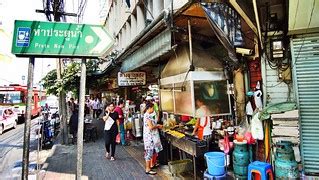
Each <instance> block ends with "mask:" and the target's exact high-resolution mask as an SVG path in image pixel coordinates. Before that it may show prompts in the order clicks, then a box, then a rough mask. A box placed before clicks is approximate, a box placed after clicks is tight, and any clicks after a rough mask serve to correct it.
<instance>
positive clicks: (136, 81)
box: [117, 72, 146, 86]
mask: <svg viewBox="0 0 319 180" xmlns="http://www.w3.org/2000/svg"><path fill="white" fill-rule="evenodd" d="M117 80H118V81H117V82H118V85H119V86H138V85H145V84H146V74H145V72H126V73H121V72H119V73H118V74H117Z"/></svg>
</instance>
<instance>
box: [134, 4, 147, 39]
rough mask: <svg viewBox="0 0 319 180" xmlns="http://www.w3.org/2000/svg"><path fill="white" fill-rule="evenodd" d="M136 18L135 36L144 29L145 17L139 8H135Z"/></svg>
mask: <svg viewBox="0 0 319 180" xmlns="http://www.w3.org/2000/svg"><path fill="white" fill-rule="evenodd" d="M136 18H137V34H139V33H140V32H141V31H142V30H143V29H144V28H145V16H144V12H143V9H142V8H141V6H137V7H136Z"/></svg>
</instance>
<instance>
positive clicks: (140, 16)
mask: <svg viewBox="0 0 319 180" xmlns="http://www.w3.org/2000/svg"><path fill="white" fill-rule="evenodd" d="M105 1H109V0H105ZM171 1H172V0H144V2H145V5H144V4H143V1H142V0H130V3H131V7H130V8H128V6H127V4H126V3H125V1H122V0H117V1H109V3H106V4H108V7H107V8H106V9H108V11H107V15H106V25H105V26H106V28H107V29H108V30H109V32H110V33H111V34H112V36H113V37H114V39H116V41H117V42H118V43H116V44H115V46H114V49H117V50H122V49H125V48H126V47H127V46H128V45H129V44H130V42H131V41H132V40H133V39H134V38H135V37H136V36H137V35H139V33H140V32H141V31H142V30H143V29H144V28H145V27H146V25H147V24H149V23H150V22H151V21H153V20H154V19H156V18H157V17H158V15H159V14H160V13H161V12H162V11H163V10H164V8H166V9H171ZM188 1H189V0H173V4H174V10H177V9H179V8H181V7H182V6H184V5H185V4H186V3H187V2H188ZM101 3H102V4H103V2H101ZM146 7H147V8H146ZM104 8H105V7H104Z"/></svg>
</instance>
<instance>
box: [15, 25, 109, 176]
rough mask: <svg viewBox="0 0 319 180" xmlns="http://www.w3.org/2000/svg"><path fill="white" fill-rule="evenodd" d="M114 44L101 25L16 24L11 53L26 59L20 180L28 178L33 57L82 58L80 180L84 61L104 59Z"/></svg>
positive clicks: (80, 142) (79, 173) (79, 170)
mask: <svg viewBox="0 0 319 180" xmlns="http://www.w3.org/2000/svg"><path fill="white" fill-rule="evenodd" d="M113 44H114V40H113V38H112V37H111V36H110V35H109V34H108V32H107V31H106V30H105V29H104V27H103V26H99V25H86V24H70V23H57V22H40V21H19V20H16V21H15V27H14V36H13V41H12V53H13V54H15V55H16V56H19V57H29V71H28V100H27V109H26V115H27V117H26V122H25V129H24V132H25V133H24V144H23V161H22V164H23V168H22V179H28V164H29V142H30V128H31V97H32V87H33V73H34V57H78V58H82V63H81V82H80V97H79V98H80V101H79V105H80V107H79V121H78V124H79V126H78V140H77V141H78V145H77V159H78V160H77V172H76V179H81V176H82V156H83V123H84V99H85V97H84V96H85V84H86V82H85V79H86V65H85V63H86V58H87V57H101V56H103V55H104V54H106V53H107V50H109V49H110V48H111V46H112V45H113Z"/></svg>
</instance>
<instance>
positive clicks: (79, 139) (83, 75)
mask: <svg viewBox="0 0 319 180" xmlns="http://www.w3.org/2000/svg"><path fill="white" fill-rule="evenodd" d="M85 63H86V59H85V58H83V59H82V63H81V81H80V97H79V121H78V137H77V147H78V149H77V164H76V179H77V180H80V179H81V176H82V160H83V158H82V156H83V129H84V101H85V84H86V64H85Z"/></svg>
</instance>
